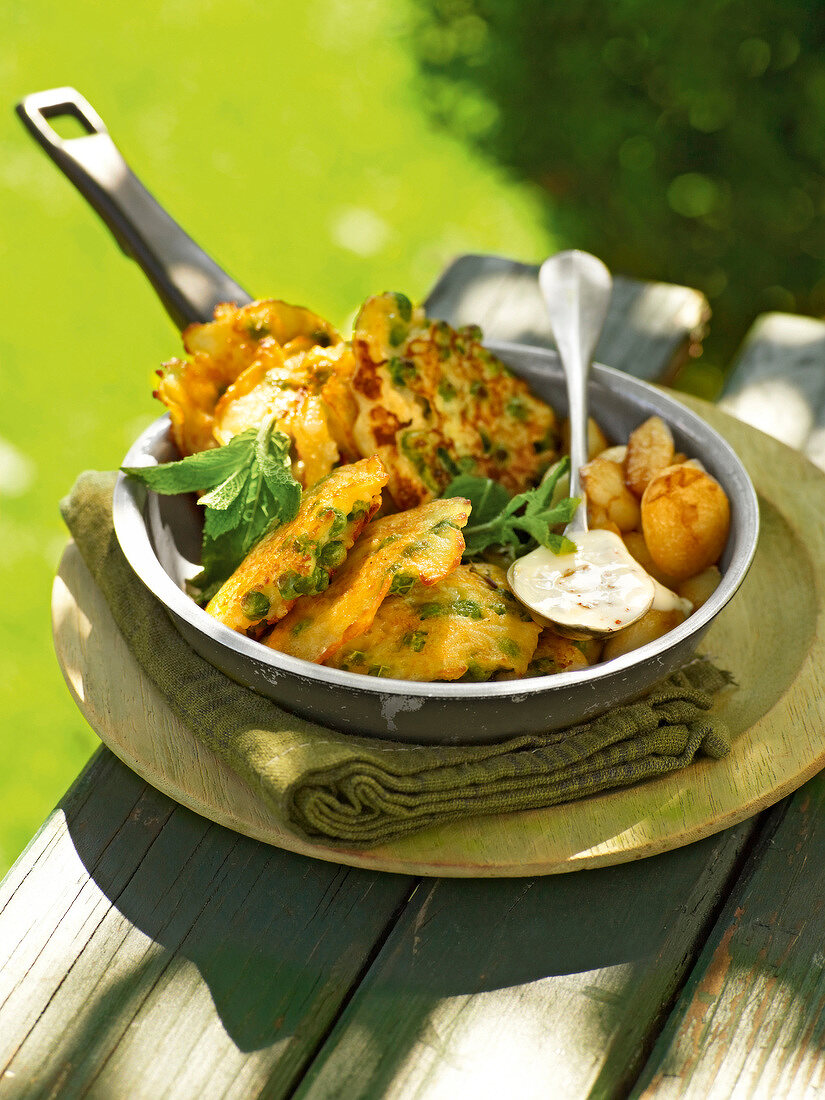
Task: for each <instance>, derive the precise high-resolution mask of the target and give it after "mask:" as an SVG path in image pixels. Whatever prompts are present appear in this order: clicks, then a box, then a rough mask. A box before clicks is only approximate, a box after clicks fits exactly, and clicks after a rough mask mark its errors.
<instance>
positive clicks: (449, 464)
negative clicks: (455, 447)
mask: <svg viewBox="0 0 825 1100" xmlns="http://www.w3.org/2000/svg"><path fill="white" fill-rule="evenodd" d="M435 453H436V454H437V455H438V461H439V462H440V463H441V465H442V466H443V467H444V469H445V470H446V471H447V473H448V474H449V475H450V476H451V477H458V475H459V474H460V473H461V469H460V467H459V465H458V463H457V462H454V461H453V458H452V456H451V454H450V452H449V451H448V450H447V448H446V447H437V448H436V452H435Z"/></svg>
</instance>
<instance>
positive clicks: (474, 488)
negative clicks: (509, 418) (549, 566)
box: [443, 459, 579, 558]
mask: <svg viewBox="0 0 825 1100" xmlns="http://www.w3.org/2000/svg"><path fill="white" fill-rule="evenodd" d="M569 464H570V463H569V460H568V459H563V460H562V461H561V462H559V463H557V464H556V466H555V468H554V469H553V471H552V472H551V473H550V475H549V476H548V477H546V478H545V480H544V481H543V482H542V483H541V484H540V485H537V486H536V488H535V489H528V490H527V491H526V492H524V493H519V494H518V495H517V496H514V497H511V496H510V494H509V493H508V492H507V490H506V489H505V488H504V486H503V485H500V484H499V483H498V482H497V481H492V480H491V479H490V478H487V477H471V476H469V475H463V476H462V477H457V478H454V479H453V480H452V481H451V482H450V484H449V485H448V486H447V488H446V489H445V491H444V494H443V495H444V496H445V497H454V496H461V497H466V498H467V499H468V500H469V501H470V503H471V504H472V512H471V513H470V519H469V522H468V523H467V526H466V527H465V528H464V542H465V550H464V557H465V558H474V557H478V556H479V555H480V554H482V553H483V551H485V550H487V549H488V548H489V547H491V546H498V547H504V548H505V549H506V550H509V552H510V554H511V555H512V557H516V558H518V557H521V556H522V555H523V554H526V553H528V551H530V550H533V549H535V547H536V546H546V547H547V548H548V549H549V550H552V551H553V553H554V554H563V553H569V552H570V551H572V550H573V549H575V547H574V545H573V543H572V542H571V541H570V539H567V538H565V537H564V536H563V535H561V534H558V533H557V532H556V531H554V530H553V528H554V527H558V526H560V525H562V524H567V523H569V522H570V520H571V519H572V518H573V515H574V514H575V511H576V508H577V507H578V505H579V501H578V500H577V499H576V498H575V497H563V498H562V499H561V500H556V501H555V502H554V501H553V496H554V492H555V489H556V485H557V483H558V481H559V479H560V478H561V477H562V476H563V475H564V474H565V473H566V472H567V470H568V467H569Z"/></svg>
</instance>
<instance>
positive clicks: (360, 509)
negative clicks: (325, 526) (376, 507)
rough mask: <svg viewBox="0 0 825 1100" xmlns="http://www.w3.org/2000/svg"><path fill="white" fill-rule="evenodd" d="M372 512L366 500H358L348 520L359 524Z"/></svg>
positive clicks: (350, 511)
mask: <svg viewBox="0 0 825 1100" xmlns="http://www.w3.org/2000/svg"><path fill="white" fill-rule="evenodd" d="M369 510H370V506H369V504H368V503H367V502H366V501H365V500H356V502H355V504H353V506H352V508H350V510H349V514H348V515H347V519H348V520H349V522H350V523H357V522H358V520H359V519H362V518H363V517H364V516H365V515H366V514H367V513H368V512H369Z"/></svg>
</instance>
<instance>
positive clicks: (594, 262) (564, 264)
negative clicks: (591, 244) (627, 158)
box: [539, 250, 613, 532]
mask: <svg viewBox="0 0 825 1100" xmlns="http://www.w3.org/2000/svg"><path fill="white" fill-rule="evenodd" d="M539 286H540V287H541V291H542V295H543V296H544V301H545V304H546V306H547V312H548V314H549V317H550V323H551V325H552V327H553V336H554V338H555V341H556V347H557V348H558V351H559V357H560V358H561V364H562V368H563V370H564V376H565V380H566V383H567V400H568V415H569V418H570V495H571V496H574V497H579V498H581V501H582V504H581V506H580V507H579V508H578V509H577V510H576V515H575V516H574V517H573V520H572V521H571V523H570V525H569V527H568V531H569V532H575V531H586V530H587V508H586V501H585V500H584V493H583V492H582V488H581V478H580V474H579V471H580V469H581V467H582V466H583V465H584V464H585V463H586V462H587V459H588V453H587V435H588V432H587V381H588V378H589V376H590V367H591V364H592V362H593V353H594V351H595V350H596V342H597V341H598V339H599V333H600V332H601V330H602V326H603V325H604V319H605V317H606V315H607V307H608V305H609V303H610V294H611V291H612V289H613V280H612V279H611V277H610V272H609V271H608V270H607V268H606V267H605V265H604V264H603V263H602V262H601V260H598V259H597V258H596V257H595V256H591V255H590V253H588V252H579V251H577V250H571V251H568V252H559V253H557V254H556V255H555V256H551V257H550V259H549V260H545V262H544V263H543V264H542V266H541V269H540V271H539Z"/></svg>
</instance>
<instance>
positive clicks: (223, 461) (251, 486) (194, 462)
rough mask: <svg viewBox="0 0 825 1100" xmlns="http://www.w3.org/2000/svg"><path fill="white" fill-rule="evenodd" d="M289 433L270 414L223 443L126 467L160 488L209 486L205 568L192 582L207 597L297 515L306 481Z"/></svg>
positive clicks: (205, 501) (203, 555)
mask: <svg viewBox="0 0 825 1100" xmlns="http://www.w3.org/2000/svg"><path fill="white" fill-rule="evenodd" d="M291 445H292V444H291V440H290V438H289V436H287V435H284V434H283V432H278V431H275V429H274V420H272V419H270V420H268V421H267V422H266V423H264V424H262V425H261V427H260V428H250V429H248V430H247V431H245V432H241V434H240V435H236V436H235V437H234V438H233V439H232V440H230V442H229V443H227V444H226V445H225V446H223V447H218V448H216V449H215V450H211V451H201V452H199V453H198V454H194V455H189V456H188V457H187V458H184V459H181V460H180V461H179V462H167V463H165V464H164V465H161V466H138V467H123V472H124V473H126V474H128V475H129V476H130V477H133V478H135V479H136V480H139V481H142V482H143V483H144V484H145V485H147V486H148V487H149V488H150V489H152V490H153V491H154V492H156V493H163V494H176V493H186V492H192V491H196V490H198V491H201V492H204V495H203V496H201V498H200V500H199V501H198V503H199V504H200V505H201V506H202V507H203V509H204V522H203V542H202V546H201V566H202V568H201V572H200V573H199V574H198V576H197V577H195V578H194V580H193V581H192V582H191V588H193V589H194V590H195V591H196V592H197V594H198V597H199V599H200V600H201V602H206V601H207V600H209V599H211V597H212V596H213V595H214V594H215V593H216V592H217V591H218V589H219V588H220V587H221V585H222V584H223V583H224V581H226V580H227V578H228V577H229V576H230V575H231V574H232V573H233V572H234V571H235V570H236V569H237V568H238V566H239V565H240V564H241V562H242V561H243V559H244V558H245V557H246V555H247V554H248V553H249V551H250V550H251V549H252V547H253V546H254V545H255V543H256V542H257V541H258V540H259V539H260V538H261V537H262V536H263V535H264V534H265V533H266V531H267V530H268V529H269V528H270V527H271V526H272V525H273V524H276V525H280V524H282V523H287V522H289V520H291V519H294V518H295V515H296V514H297V512H298V507H299V505H300V503H301V486H300V485H299V484H298V482H297V481H296V480H295V478H294V477H293V476H292V470H291V467H290V462H289V452H290V447H291Z"/></svg>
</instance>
